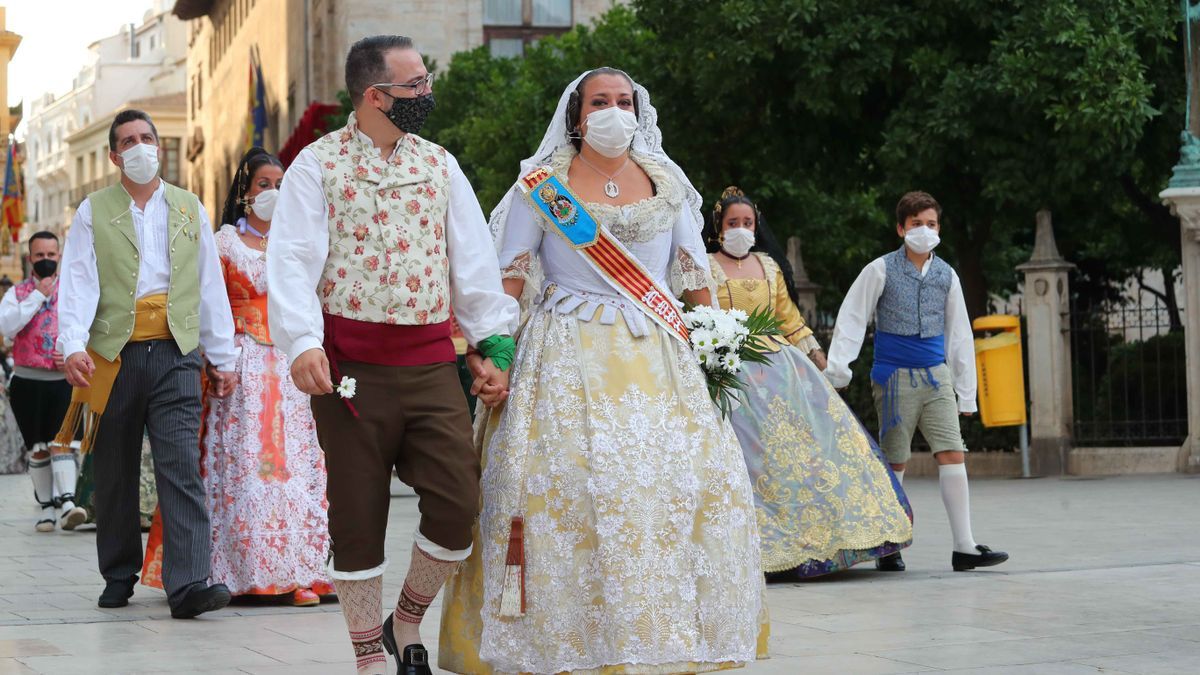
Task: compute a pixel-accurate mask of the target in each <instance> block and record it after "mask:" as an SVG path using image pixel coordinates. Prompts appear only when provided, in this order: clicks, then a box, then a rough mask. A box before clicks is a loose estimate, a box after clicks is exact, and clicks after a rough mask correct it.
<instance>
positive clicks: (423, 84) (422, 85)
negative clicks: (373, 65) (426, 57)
mask: <svg viewBox="0 0 1200 675" xmlns="http://www.w3.org/2000/svg"><path fill="white" fill-rule="evenodd" d="M371 86H372V87H374V88H376V89H378V90H380V91H382V92H383V93H385V94H387V95H388V96H392V92H390V91H388V90H387V88H388V87H400V88H401V89H407V90H409V91H411V92H412V93H413V94H415V95H417V96H420V95H421V94H428V93H430V92H432V91H433V73H428V74H426V75H425V77H423V78H421V81H420V82H416V83H412V82H405V83H401V82H380V83H379V84H373V85H371Z"/></svg>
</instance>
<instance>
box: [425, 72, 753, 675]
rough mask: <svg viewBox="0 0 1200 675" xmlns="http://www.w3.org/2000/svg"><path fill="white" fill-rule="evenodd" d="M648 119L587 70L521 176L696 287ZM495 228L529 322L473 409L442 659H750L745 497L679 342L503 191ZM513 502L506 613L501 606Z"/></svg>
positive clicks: (666, 662)
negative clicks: (519, 572)
mask: <svg viewBox="0 0 1200 675" xmlns="http://www.w3.org/2000/svg"><path fill="white" fill-rule="evenodd" d="M656 120H657V116H656V114H655V111H654V108H653V107H652V106H651V105H650V101H649V98H648V96H647V94H646V91H645V90H644V89H643V88H641V87H639V86H637V85H636V84H634V83H633V82H632V81H631V80H630V79H629V77H628V76H627V75H625V74H624V73H623V72H621V71H616V70H612V69H599V70H596V71H591V72H590V73H585V74H584V75H583V76H581V77H580V78H579V79H577V80H576V81H575V82H573V83H571V85H570V86H569V87H568V88H567V90H566V92H564V94H563V97H562V100H561V102H560V104H559V109H558V111H557V113H556V115H555V119H554V121H553V123H552V124H551V126H550V130H549V131H548V132H547V134H546V138H545V140H544V141H543V143H542V146H541V147H540V148H539V150H538V153H537V154H536V155H535V156H534V157H533V158H531V159H530V160H528V161H527V162H526V163H524V164H523V165H522V167H521V168H522V176H524V175H525V174H527V173H528V172H530V171H532V170H533V169H535V168H538V167H540V166H545V167H547V168H548V169H549V170H550V171H551V172H553V174H554V175H555V176H556V177H558V178H559V179H560V180H561V181H562V182H563V183H564V184H569V186H570V190H571V191H572V192H574V193H575V195H576V196H577V197H578V199H579V200H580V201H581V202H582V203H583V205H584V206H585V208H586V209H587V211H588V212H589V213H591V214H592V216H594V217H595V218H596V220H597V221H599V222H600V223H601V224H602V225H604V226H605V227H606V228H607V229H608V231H609V232H610V233H611V234H612V235H614V237H615V238H616V239H617V240H619V242H620V243H621V244H623V245H624V247H625V248H626V249H627V250H628V251H630V252H631V253H632V254H633V255H634V256H635V257H636V258H637V260H638V261H639V262H640V263H641V265H642V267H643V268H644V269H645V270H646V271H647V272H648V273H649V275H650V276H651V277H653V279H654V281H655V282H657V284H658V286H659V287H663V288H666V287H667V286H668V285H670V287H671V288H672V290H673V291H674V292H676V293H680V292H682V293H683V294H684V295H685V296H686V297H687V298H688V299H689V300H691V301H693V302H696V303H709V302H710V295H709V290H708V289H709V285H710V283H711V279H710V277H709V273H708V261H707V255H706V252H705V249H704V243H703V241H702V239H701V234H700V231H701V221H700V215H699V206H700V197H699V195H698V194H697V193H696V192H695V190H694V188H692V186H691V184H690V183H689V182H688V181H687V178H686V177H685V176H684V175H683V173H682V171H680V169H679V167H678V166H676V165H675V163H674V162H672V161H671V160H670V159H669V158H668V157H667V156H666V154H665V153H663V151H662V146H661V133H660V132H659V130H658V128H657V124H656ZM492 229H493V235H494V236H495V237H496V239H497V247H498V249H499V251H500V265H501V268H502V269H503V270H504V276H505V278H506V279H505V290H506V291H508V292H509V293H510V294H511V295H514V296H517V297H522V296H524V299H525V300H526V301H527V304H528V307H527V308H528V310H529V318H528V321H527V323H526V324H525V326H524V327H523V329H522V331H521V333H520V335H519V337H518V341H517V354H516V361H515V363H514V367H513V370H512V380H511V387H510V391H511V394H510V396H509V398H508V400H507V402H506V404H505V406H504V407H503V408H502V409H499V410H497V411H494V412H493V413H492V415H491V416H490V419H488V420H486V422H485V424H484V426H485V433H484V434H483V436H484V439H483V443H484V447H485V451H484V454H483V462H484V469H483V479H482V487H483V513H482V516H481V519H480V528H479V531H478V533H477V539H476V547H475V550H474V552H473V553H472V557H471V559H470V560H469V561H468V563H467V565H466V566H465V567H464V569H463V570H462V571H461V572H460V573H459V574H458V575H456V576H455V577H454V578H453V579H452V583H451V585H450V586H449V587H448V588H449V592H448V594H447V596H446V607H445V609H444V611H443V624H442V635H441V640H440V645H439V654H440V656H439V665H440V666H441V667H442V668H443V669H446V670H452V671H455V672H459V673H483V672H493V671H495V672H529V673H558V672H564V671H569V672H597V673H599V672H603V673H625V672H628V673H633V672H636V673H682V672H699V671H708V670H717V669H722V668H729V667H736V666H738V665H741V664H743V663H745V662H747V661H752V660H754V659H755V658H756V655H757V654H758V652H759V640H760V637H763V638H765V629H764V626H765V623H764V620H763V617H764V616H765V614H764V608H763V606H762V588H763V580H762V574H761V568H760V566H759V548H758V532H757V528H756V525H755V520H754V518H755V516H754V501H753V496H752V494H751V490H750V483H749V478H748V476H747V473H746V466H745V462H744V461H743V459H742V455H741V449H740V447H739V446H738V442H737V438H736V437H735V436H734V434H733V431H732V429H731V428H730V426H729V424H728V423H727V422H725V421H723V420H721V419H720V417H719V414H718V412H717V409H716V407H715V406H714V405H713V403H712V401H711V400H710V399H709V397H708V393H707V390H706V388H705V385H704V375H703V374H702V372H701V370H700V367H699V365H698V363H697V361H696V359H695V357H694V356H693V354H692V353H691V351H690V350H689V349H688V348H687V347H686V346H685V345H683V344H682V342H680V341H678V340H676V339H674V338H673V337H672V336H671V335H670V334H669V332H668V331H667V330H665V329H663V328H660V327H659V325H658V324H657V323H655V322H654V321H652V320H650V319H649V318H648V317H647V316H646V315H645V314H643V313H642V312H641V311H640V310H639V309H637V308H636V307H635V306H634V304H633V303H631V302H629V301H628V300H625V299H623V298H622V296H621V295H619V294H618V293H617V292H616V291H615V290H614V289H613V288H612V287H610V286H609V285H608V283H606V282H605V281H604V280H603V278H602V277H601V276H600V275H599V274H597V273H596V272H595V271H593V270H592V268H591V267H589V266H588V264H587V263H586V262H585V260H584V259H583V257H581V254H580V253H579V252H578V251H576V250H574V249H573V248H572V247H571V246H570V245H568V243H567V241H566V239H565V238H563V237H562V236H560V235H559V234H558V233H557V232H554V231H551V230H550V228H549V226H548V225H546V224H545V223H544V221H543V220H542V217H541V216H540V215H538V214H537V213H535V211H534V207H533V206H532V205H531V203H530V202H527V201H526V198H525V197H524V196H522V195H521V193H520V192H519V190H518V189H517V187H515V186H514V189H513V191H512V192H510V194H509V195H508V196H507V197H506V198H505V199H504V201H503V202H502V203H501V204H500V206H499V207H497V209H496V211H495V212H494V213H493V214H492ZM514 513H520V514H523V517H524V559H525V572H524V573H525V581H526V583H525V593H526V597H525V600H526V609H525V613H524V616H521V617H509V616H501V611H500V596H501V590H502V586H503V583H504V575H505V561H506V551H507V548H508V543H509V533H510V519H511V517H512V516H513V515H514ZM764 646H765V643H764Z"/></svg>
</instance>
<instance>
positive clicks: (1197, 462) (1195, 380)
mask: <svg viewBox="0 0 1200 675" xmlns="http://www.w3.org/2000/svg"><path fill="white" fill-rule="evenodd" d="M1180 6H1181V7H1182V9H1183V21H1184V24H1183V38H1184V39H1183V47H1184V50H1185V51H1184V57H1185V71H1186V74H1187V114H1186V118H1185V119H1186V123H1185V128H1184V130H1183V131H1182V132H1181V133H1180V148H1179V163H1178V164H1176V165H1175V170H1174V173H1173V174H1172V176H1171V180H1170V182H1168V183H1167V189H1166V190H1163V191H1162V192H1161V193H1159V197H1160V198H1161V199H1162V200H1163V203H1165V204H1167V205H1168V206H1170V207H1171V212H1172V213H1174V214H1175V215H1176V216H1178V217H1179V221H1180V237H1181V239H1182V247H1181V248H1182V251H1183V289H1184V301H1185V303H1186V310H1185V311H1184V321H1185V325H1184V340H1185V342H1186V344H1187V347H1186V354H1187V357H1186V358H1187V361H1186V363H1187V366H1186V369H1187V400H1188V405H1187V410H1188V413H1187V416H1188V420H1187V422H1188V436H1187V440H1186V441H1184V443H1183V446H1181V447H1180V449H1179V463H1178V468H1179V470H1180V471H1185V472H1189V473H1194V472H1200V0H1195V1H1193V0H1180Z"/></svg>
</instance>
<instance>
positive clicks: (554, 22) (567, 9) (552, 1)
mask: <svg viewBox="0 0 1200 675" xmlns="http://www.w3.org/2000/svg"><path fill="white" fill-rule="evenodd" d="M533 25H534V26H553V27H556V28H570V27H571V0H533Z"/></svg>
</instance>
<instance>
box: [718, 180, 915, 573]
mask: <svg viewBox="0 0 1200 675" xmlns="http://www.w3.org/2000/svg"><path fill="white" fill-rule="evenodd" d="M705 239H706V241H707V242H708V245H709V250H710V251H711V253H710V256H709V265H710V267H711V269H712V274H713V279H714V281H715V283H716V297H717V301H718V302H719V303H720V305H721V307H722V308H723V309H740V310H742V311H745V312H747V313H749V312H753V311H754V310H756V309H770V310H772V311H773V312H774V313H775V316H776V317H777V318H779V320H780V321H781V323H782V324H783V325H782V331H781V333H782V335H781V336H779V337H776V338H774V339H771V340H765V341H764V342H763V344H762V349H763V350H764V351H767V352H770V355H769V357H768V358H769V359H770V365H759V364H753V363H750V364H746V365H745V366H744V370H743V372H742V380H743V382H744V383H745V385H746V389H745V394H744V396H743V398H742V403H743V404H742V405H741V406H740V407H739V408H738V409H737V410H735V411H734V412H733V415H732V422H733V428H734V430H735V431H736V432H737V436H738V440H739V441H741V444H742V452H743V454H744V455H745V458H746V465H747V467H748V468H749V469H750V482H751V483H752V484H753V485H754V505H755V507H756V508H757V510H758V532H759V537H760V539H761V541H762V563H763V570H764V571H765V572H767V573H768V575H769V578H771V579H772V580H775V579H779V580H787V579H794V578H797V577H812V576H818V575H821V574H828V573H830V572H836V571H838V570H842V569H846V568H848V567H850V566H852V565H855V564H857V563H860V562H863V561H866V560H878V559H879V558H882V557H884V556H887V555H890V554H892V553H895V552H897V551H899V550H900V549H901V548H903V547H905V546H908V545H909V544H910V543H911V542H912V511H911V509H910V508H909V505H908V498H907V497H906V496H905V495H904V491H903V489H902V488H901V487H900V484H899V482H898V481H896V479H895V476H894V475H893V474H892V472H891V469H890V468H889V467H888V465H887V462H885V461H884V459H883V455H882V454H881V453H880V451H879V447H878V446H877V445H876V444H875V442H874V441H873V440H872V439H871V436H870V434H868V433H867V431H866V429H864V428H863V426H862V424H861V423H860V422H859V421H858V418H856V417H855V416H854V414H853V413H852V412H851V411H850V408H849V407H848V406H847V405H846V403H845V402H844V401H843V400H842V398H841V397H840V396H838V394H837V393H836V392H835V391H834V390H833V387H831V386H830V385H829V383H828V382H827V381H826V379H825V377H824V376H823V375H822V374H821V370H822V369H824V367H825V354H824V352H822V351H821V345H820V344H819V343H818V342H817V340H816V338H815V337H814V336H813V332H812V330H811V329H810V328H809V327H808V326H807V325H805V323H804V318H803V317H802V316H801V315H800V311H799V310H798V309H797V308H796V303H795V290H794V289H793V286H792V283H791V265H789V264H788V262H787V259H786V258H785V257H784V256H783V252H782V250H781V249H780V247H779V244H778V242H777V241H776V239H775V237H774V236H773V235H772V233H771V231H770V229H769V228H768V227H767V225H766V223H765V222H764V221H763V219H762V216H761V214H759V212H758V209H757V208H756V207H755V206H754V203H753V202H752V201H750V199H748V198H747V197H746V196H745V194H744V193H742V191H741V190H739V189H737V188H736V187H730V188H727V189H726V190H725V192H724V194H722V195H721V199H720V201H718V202H717V204H716V206H715V208H714V209H713V215H712V219H711V221H710V222H709V224H708V225H707V226H706V231H705Z"/></svg>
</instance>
